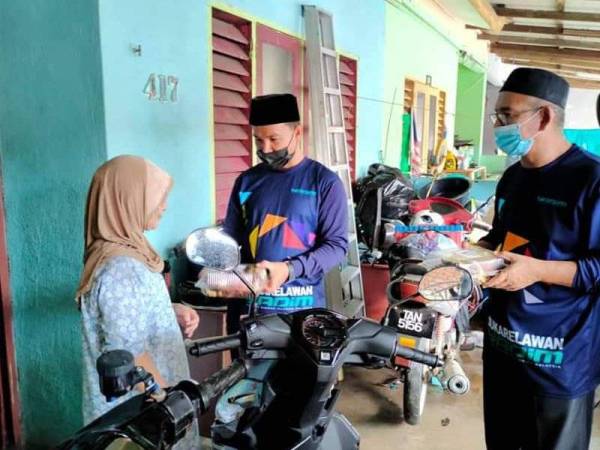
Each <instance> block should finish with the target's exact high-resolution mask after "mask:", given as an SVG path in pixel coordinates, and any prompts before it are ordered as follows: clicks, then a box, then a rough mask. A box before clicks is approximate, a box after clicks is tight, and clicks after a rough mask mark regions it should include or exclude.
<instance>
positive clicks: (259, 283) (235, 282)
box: [196, 264, 269, 298]
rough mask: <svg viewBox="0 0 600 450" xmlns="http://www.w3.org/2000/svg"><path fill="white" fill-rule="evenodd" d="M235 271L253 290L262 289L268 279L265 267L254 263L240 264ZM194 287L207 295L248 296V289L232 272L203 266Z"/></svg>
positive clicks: (223, 296) (258, 291)
mask: <svg viewBox="0 0 600 450" xmlns="http://www.w3.org/2000/svg"><path fill="white" fill-rule="evenodd" d="M235 271H236V272H237V273H238V274H239V275H240V276H241V277H243V278H244V280H246V282H247V283H248V284H250V285H251V286H252V288H253V289H254V290H255V292H257V293H260V292H262V291H263V290H264V288H265V286H266V285H267V282H268V280H269V275H268V272H267V270H266V269H264V268H260V267H257V266H256V265H255V264H240V265H239V266H237V267H236V268H235ZM196 287H197V288H199V289H200V290H201V291H202V293H203V294H204V295H206V296H207V297H219V298H245V297H248V296H250V290H249V289H248V287H247V286H246V285H245V284H244V282H243V281H242V280H240V278H239V277H238V276H237V275H236V274H235V273H234V272H224V271H222V270H216V269H210V268H208V267H205V268H204V269H202V270H201V271H200V274H199V275H198V281H197V282H196Z"/></svg>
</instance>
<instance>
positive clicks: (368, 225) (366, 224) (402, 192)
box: [355, 164, 416, 247]
mask: <svg viewBox="0 0 600 450" xmlns="http://www.w3.org/2000/svg"><path fill="white" fill-rule="evenodd" d="M355 193H356V196H355V200H356V204H357V206H356V220H357V222H358V229H359V238H360V240H361V241H362V242H364V243H365V244H367V245H368V246H369V247H373V244H374V243H373V239H374V233H375V230H376V228H377V227H378V226H379V224H378V223H377V222H378V219H393V220H404V219H406V218H407V217H408V216H409V211H408V204H409V202H410V201H411V200H414V199H415V198H416V193H415V190H414V188H413V185H412V183H411V182H410V181H409V180H408V179H406V178H405V177H404V176H403V175H402V172H400V170H398V169H396V168H394V167H390V166H386V165H384V164H371V166H369V170H368V173H367V175H366V176H365V177H364V178H362V179H360V180H359V181H358V183H357V184H356V189H355ZM378 197H379V198H380V201H378Z"/></svg>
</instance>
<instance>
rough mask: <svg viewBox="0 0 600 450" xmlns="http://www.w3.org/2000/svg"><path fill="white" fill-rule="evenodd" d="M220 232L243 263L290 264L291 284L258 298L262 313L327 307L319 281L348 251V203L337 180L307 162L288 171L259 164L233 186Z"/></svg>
mask: <svg viewBox="0 0 600 450" xmlns="http://www.w3.org/2000/svg"><path fill="white" fill-rule="evenodd" d="M224 228H225V231H226V232H227V233H229V234H230V235H231V236H233V237H234V238H235V239H236V240H237V241H238V242H239V243H240V244H241V246H242V259H243V261H244V262H247V263H254V262H260V261H265V260H266V261H290V262H291V264H292V266H293V271H294V276H295V279H294V280H292V281H289V282H287V283H286V284H284V285H283V286H282V287H281V288H280V289H279V290H278V291H277V292H276V293H274V294H269V295H261V296H260V297H259V299H258V306H259V310H260V312H261V313H269V312H290V311H295V310H298V309H305V308H312V307H324V306H325V305H326V300H325V290H324V287H323V277H324V275H325V274H326V273H327V272H329V270H331V269H332V268H334V267H335V266H336V265H339V264H340V263H341V262H342V261H343V259H344V257H345V255H346V251H347V248H348V203H347V199H346V195H345V192H344V187H343V185H342V182H341V180H340V179H339V178H338V176H337V175H336V174H335V173H333V172H332V171H330V170H329V169H327V168H326V167H325V166H323V165H322V164H320V163H318V162H316V161H313V160H311V159H309V158H305V159H304V160H303V161H302V162H301V163H300V164H299V165H297V166H295V167H293V168H291V169H290V170H286V171H276V170H272V169H270V168H269V167H268V166H267V165H266V164H259V165H257V166H255V167H253V168H251V169H249V170H248V171H246V172H244V173H243V174H242V175H240V176H239V177H238V179H237V180H236V182H235V185H234V188H233V191H232V193H231V198H230V200H229V206H228V209H227V216H226V218H225V223H224Z"/></svg>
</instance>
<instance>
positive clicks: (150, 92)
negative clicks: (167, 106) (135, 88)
mask: <svg viewBox="0 0 600 450" xmlns="http://www.w3.org/2000/svg"><path fill="white" fill-rule="evenodd" d="M157 85H158V89H157ZM178 86H179V78H177V77H176V76H174V75H163V74H156V73H151V74H150V76H149V77H148V81H146V85H145V86H144V91H143V92H144V94H146V96H147V97H148V100H158V101H159V102H172V103H174V102H176V101H177V87H178Z"/></svg>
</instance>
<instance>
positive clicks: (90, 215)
mask: <svg viewBox="0 0 600 450" xmlns="http://www.w3.org/2000/svg"><path fill="white" fill-rule="evenodd" d="M171 186H172V179H171V177H170V176H169V175H168V174H167V173H166V172H165V171H163V170H162V169H160V168H159V167H157V166H155V165H154V164H152V163H151V162H149V161H146V160H144V159H142V158H139V157H135V156H119V157H116V158H114V159H111V160H110V161H108V162H106V163H105V164H104V165H102V166H101V167H100V168H99V169H98V170H97V171H96V173H95V175H94V178H93V179H92V183H91V186H90V190H89V192H88V199H87V209H86V217H85V254H84V263H85V266H84V270H83V275H82V277H81V282H80V285H79V290H78V291H77V301H78V302H79V307H80V310H81V317H82V330H83V366H84V383H83V414H84V420H85V423H86V424H87V423H88V422H90V421H92V420H94V419H96V418H97V417H99V416H100V415H102V414H104V413H106V412H107V411H108V410H110V409H112V408H114V407H115V406H116V405H117V404H118V403H121V402H123V401H125V400H127V399H129V398H130V397H131V396H133V395H136V392H132V393H130V394H128V395H126V396H124V397H122V398H120V399H119V400H117V401H115V402H111V403H108V402H106V400H105V398H104V397H103V396H102V394H101V393H100V389H99V382H98V374H97V372H96V359H97V358H98V357H99V356H100V355H101V354H102V353H103V352H105V351H107V350H114V349H125V350H128V351H129V352H131V353H132V354H133V355H134V357H135V362H136V365H139V366H142V367H144V368H145V369H146V370H147V371H148V372H150V373H152V374H153V375H154V378H155V380H156V381H157V382H158V383H159V384H160V385H161V386H169V385H173V384H175V383H177V382H178V381H180V380H182V379H184V378H189V376H190V375H189V368H188V363H187V357H186V353H185V347H184V344H183V339H182V336H181V332H180V330H179V327H178V324H177V321H178V319H179V322H180V324H181V325H182V328H183V329H184V332H185V333H186V334H187V335H191V334H192V333H193V331H194V329H195V328H196V327H197V325H198V316H197V314H196V313H195V311H193V310H192V309H190V308H187V307H185V306H183V305H172V304H171V300H170V298H169V294H168V291H167V288H166V285H165V282H164V279H163V277H162V270H163V264H164V263H163V261H162V259H161V257H160V256H159V254H158V253H157V252H156V251H155V250H154V249H153V248H152V246H151V245H150V243H149V242H148V241H147V240H146V237H145V236H144V231H145V230H151V229H154V228H156V227H157V226H158V223H159V221H160V218H161V216H162V214H163V213H164V211H165V209H166V202H167V195H168V193H169V191H170V189H171ZM178 448H181V447H178Z"/></svg>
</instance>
